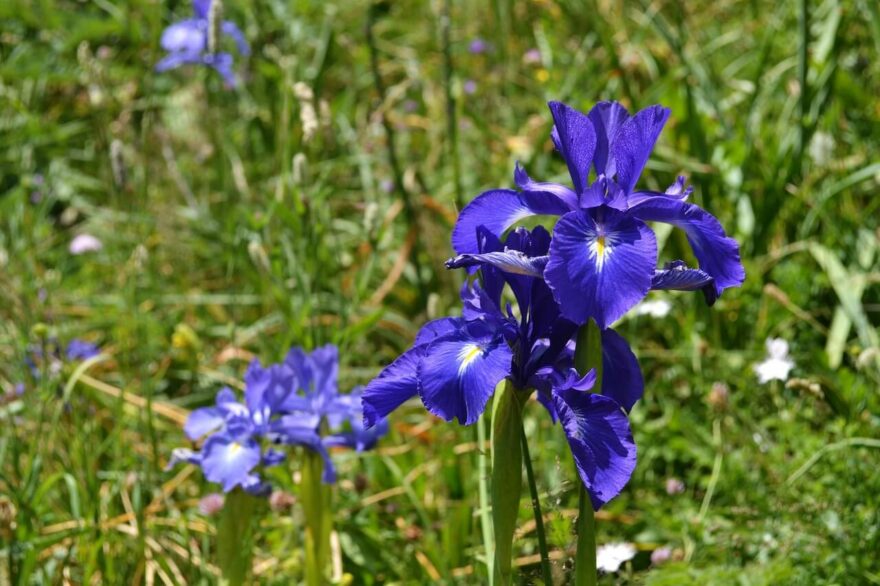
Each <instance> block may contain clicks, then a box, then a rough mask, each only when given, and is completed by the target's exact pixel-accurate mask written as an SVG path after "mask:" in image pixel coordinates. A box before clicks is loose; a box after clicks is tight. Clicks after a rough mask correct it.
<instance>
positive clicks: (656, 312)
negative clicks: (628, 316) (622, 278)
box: [633, 299, 672, 318]
mask: <svg viewBox="0 0 880 586" xmlns="http://www.w3.org/2000/svg"><path fill="white" fill-rule="evenodd" d="M670 310H672V304H671V303H669V302H668V301H666V300H665V299H651V300H650V301H642V302H641V303H639V304H638V305H636V308H635V309H634V310H633V313H634V314H635V315H649V316H651V317H658V318H659V317H666V316H667V315H669V312H670Z"/></svg>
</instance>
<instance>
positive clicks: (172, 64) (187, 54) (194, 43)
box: [156, 0, 250, 87]
mask: <svg viewBox="0 0 880 586" xmlns="http://www.w3.org/2000/svg"><path fill="white" fill-rule="evenodd" d="M214 1H215V0H193V12H194V14H193V18H187V19H186V20H182V21H180V22H176V23H174V24H172V25H170V26H169V27H168V28H166V29H165V31H164V32H163V33H162V38H161V40H160V41H159V43H160V45H161V46H162V48H163V49H164V50H165V51H167V52H168V55H166V56H165V57H164V58H162V60H161V61H159V62H158V63H157V64H156V71H168V70H169V69H174V68H176V67H180V66H181V65H187V64H195V65H205V66H207V67H210V68H212V69H214V70H216V71H217V72H218V73H219V74H220V75H221V76H223V79H224V80H225V82H226V83H227V84H228V85H229V86H231V87H234V86H235V85H236V83H237V82H236V79H235V74H234V73H233V71H232V54H231V53H228V52H226V51H220V50H219V48H218V47H217V46H211V45H212V43H211V42H210V41H211V39H212V36H213V37H214V38H215V43H214V44H219V40H220V37H223V36H226V37H229V38H231V39H232V40H233V41H234V42H235V45H236V47H237V49H238V52H239V53H240V54H241V55H247V54H248V53H250V47H249V46H248V43H247V41H245V39H244V35H243V34H242V32H241V29H239V28H238V25H236V24H235V23H234V22H231V21H228V20H223V21H221V22H219V23H214V22H212V16H211V14H212V9H213V10H214V14H215V15H216V14H218V13H219V6H217V7H215V6H214V5H213V2H214ZM212 28H213V29H214V30H213V31H212Z"/></svg>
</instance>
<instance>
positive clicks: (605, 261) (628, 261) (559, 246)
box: [544, 208, 657, 328]
mask: <svg viewBox="0 0 880 586" xmlns="http://www.w3.org/2000/svg"><path fill="white" fill-rule="evenodd" d="M656 259H657V241H656V238H655V237H654V233H653V232H652V231H651V229H650V228H648V227H647V226H646V225H645V224H644V223H643V222H641V221H639V220H636V219H633V218H630V217H628V216H627V215H625V214H623V213H621V212H618V211H615V210H612V209H609V208H601V209H599V210H598V211H596V212H592V213H590V212H586V211H578V212H571V213H569V214H566V215H565V216H563V217H562V219H561V220H559V222H558V223H557V224H556V228H555V229H554V230H553V240H552V242H551V243H550V261H549V262H548V263H547V268H546V269H545V270H544V277H545V278H546V279H547V284H548V285H549V286H550V288H551V289H552V290H553V296H554V297H555V299H556V301H557V302H558V303H559V306H560V308H561V310H562V314H563V315H564V316H565V317H566V318H568V319H570V320H571V321H573V322H575V323H578V324H583V323H585V322H586V321H587V320H588V319H589V318H591V317H592V318H593V319H595V320H596V323H597V324H598V325H599V327H601V328H605V327H607V326H608V325H609V324H611V323H612V322H613V321H615V320H616V319H618V318H619V317H621V316H622V315H623V314H624V313H626V311H627V310H628V309H630V308H631V307H632V306H634V305H635V304H636V303H638V302H639V301H641V299H642V298H643V297H644V296H645V295H646V294H647V293H648V290H649V288H650V286H651V277H652V275H653V274H654V267H655V265H656V262H657V261H656Z"/></svg>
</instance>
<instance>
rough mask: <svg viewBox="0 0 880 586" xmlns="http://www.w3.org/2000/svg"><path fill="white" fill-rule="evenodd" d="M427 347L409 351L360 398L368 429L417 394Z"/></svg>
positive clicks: (386, 370) (393, 363) (387, 369)
mask: <svg viewBox="0 0 880 586" xmlns="http://www.w3.org/2000/svg"><path fill="white" fill-rule="evenodd" d="M424 348H425V346H424V345H422V346H416V347H415V348H412V349H410V350H407V351H406V352H404V353H403V354H401V355H400V356H398V357H397V359H395V360H394V362H392V363H391V364H389V365H388V366H386V367H385V368H384V369H383V370H382V372H380V373H379V376H377V377H376V378H374V379H373V380H371V381H370V382H369V384H367V387H366V388H365V389H364V393H363V395H362V396H361V401H362V403H363V409H364V425H365V426H366V427H367V428H371V427H373V426H374V425H376V424H377V423H378V422H379V421H381V420H382V419H384V418H385V417H387V416H388V414H389V413H391V412H392V411H394V410H395V409H397V408H398V407H400V406H401V405H403V404H404V403H405V402H406V401H407V400H408V399H410V398H412V397H415V396H416V395H417V394H418V392H419V379H418V367H419V361H420V360H421V356H422V354H423V353H424Z"/></svg>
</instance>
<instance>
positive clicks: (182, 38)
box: [159, 19, 207, 55]
mask: <svg viewBox="0 0 880 586" xmlns="http://www.w3.org/2000/svg"><path fill="white" fill-rule="evenodd" d="M159 44H160V45H161V46H162V48H163V49H165V50H166V51H169V52H171V53H185V54H187V55H198V54H199V53H201V52H202V51H204V50H205V45H206V44H207V34H206V32H205V29H204V27H203V25H202V24H200V22H199V21H198V20H195V19H188V20H182V21H180V22H176V23H174V24H172V25H170V26H169V27H168V28H166V29H165V31H164V32H163V33H162V37H161V39H160V40H159Z"/></svg>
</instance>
